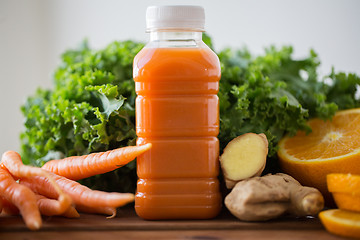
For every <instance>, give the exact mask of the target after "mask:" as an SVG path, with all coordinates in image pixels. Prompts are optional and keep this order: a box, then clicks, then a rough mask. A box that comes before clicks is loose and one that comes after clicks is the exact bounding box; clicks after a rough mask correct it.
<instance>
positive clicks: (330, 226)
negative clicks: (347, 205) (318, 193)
mask: <svg viewBox="0 0 360 240" xmlns="http://www.w3.org/2000/svg"><path fill="white" fill-rule="evenodd" d="M319 218H320V220H321V222H322V224H323V225H324V227H325V228H326V230H327V231H329V232H330V233H333V234H336V235H339V236H343V237H352V238H360V213H355V212H350V211H345V210H340V209H331V210H326V211H322V212H320V214H319Z"/></svg>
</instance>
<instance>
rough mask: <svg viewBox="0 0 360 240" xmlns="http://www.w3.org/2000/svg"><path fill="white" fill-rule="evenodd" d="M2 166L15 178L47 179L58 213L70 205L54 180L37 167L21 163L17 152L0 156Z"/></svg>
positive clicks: (8, 152)
mask: <svg viewBox="0 0 360 240" xmlns="http://www.w3.org/2000/svg"><path fill="white" fill-rule="evenodd" d="M1 162H2V164H3V165H4V166H5V167H6V168H7V170H9V172H10V173H11V174H12V175H13V176H15V177H17V178H26V177H32V176H43V177H46V178H48V179H49V182H50V185H51V186H50V187H52V188H53V189H55V191H56V192H57V196H55V197H54V198H58V201H59V204H60V205H59V211H62V212H65V211H66V210H67V209H68V208H69V207H70V205H71V204H72V200H71V198H70V197H69V196H68V195H67V194H65V193H64V192H63V191H62V190H61V188H60V187H59V186H58V184H57V183H56V182H55V181H54V179H53V178H52V177H51V176H50V175H49V173H48V172H47V171H45V170H44V169H41V168H37V167H31V166H27V165H24V164H23V163H22V160H21V157H20V155H19V154H18V153H17V152H14V151H7V152H5V153H4V154H3V155H2V159H1Z"/></svg>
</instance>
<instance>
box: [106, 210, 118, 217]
mask: <svg viewBox="0 0 360 240" xmlns="http://www.w3.org/2000/svg"><path fill="white" fill-rule="evenodd" d="M114 217H116V209H115V211H113V214H112V215H111V216H108V217H106V218H107V219H111V218H114Z"/></svg>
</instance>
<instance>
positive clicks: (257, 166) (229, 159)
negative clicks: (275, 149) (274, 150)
mask: <svg viewBox="0 0 360 240" xmlns="http://www.w3.org/2000/svg"><path fill="white" fill-rule="evenodd" d="M267 154H268V141H267V138H266V136H265V134H263V133H261V134H255V133H245V134H243V135H241V136H239V137H237V138H234V139H233V140H231V141H230V142H229V143H228V145H227V146H226V147H225V149H224V152H223V154H222V155H221V156H220V164H221V169H222V171H223V174H224V180H225V184H226V187H227V188H228V189H231V188H233V187H234V186H235V184H236V183H237V182H239V181H241V180H244V179H247V178H251V177H255V176H260V175H261V173H262V171H263V170H264V168H265V164H266V157H267Z"/></svg>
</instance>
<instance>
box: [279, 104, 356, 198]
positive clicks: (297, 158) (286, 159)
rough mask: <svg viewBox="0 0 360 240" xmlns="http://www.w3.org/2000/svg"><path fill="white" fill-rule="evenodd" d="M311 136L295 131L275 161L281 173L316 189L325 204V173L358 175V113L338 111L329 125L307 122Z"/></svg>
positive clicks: (326, 194)
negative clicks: (310, 129)
mask: <svg viewBox="0 0 360 240" xmlns="http://www.w3.org/2000/svg"><path fill="white" fill-rule="evenodd" d="M309 125H310V127H311V128H312V132H311V133H310V134H308V135H306V134H305V133H304V132H301V131H299V132H298V133H297V134H296V135H295V136H294V137H289V136H286V137H284V138H283V139H282V140H281V141H280V142H279V151H278V156H279V161H280V165H281V167H282V169H283V171H284V172H286V173H288V174H290V175H291V176H293V177H294V178H295V179H297V180H298V181H299V182H300V183H301V184H303V185H305V186H311V187H315V188H318V189H319V190H320V191H321V192H322V193H323V194H324V197H325V199H326V200H327V203H330V202H331V195H330V194H329V192H328V190H327V186H326V175H327V174H329V173H352V174H360V109H359V108H358V109H351V110H345V111H339V112H337V113H336V114H335V116H334V117H333V119H332V121H326V122H324V121H322V120H320V119H313V120H310V121H309Z"/></svg>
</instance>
